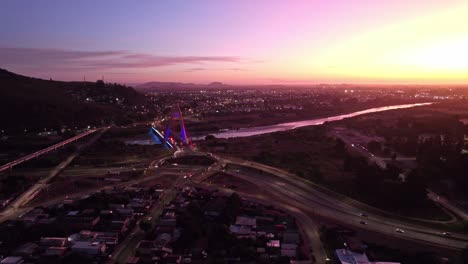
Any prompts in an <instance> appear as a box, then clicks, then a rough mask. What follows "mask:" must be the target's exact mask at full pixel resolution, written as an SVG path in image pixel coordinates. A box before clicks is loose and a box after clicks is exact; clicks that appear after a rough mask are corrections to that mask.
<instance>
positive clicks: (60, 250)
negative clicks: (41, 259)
mask: <svg viewBox="0 0 468 264" xmlns="http://www.w3.org/2000/svg"><path fill="white" fill-rule="evenodd" d="M66 252H67V248H66V247H48V248H47V249H46V251H45V252H44V254H43V256H57V257H62V256H64V255H65V253H66Z"/></svg>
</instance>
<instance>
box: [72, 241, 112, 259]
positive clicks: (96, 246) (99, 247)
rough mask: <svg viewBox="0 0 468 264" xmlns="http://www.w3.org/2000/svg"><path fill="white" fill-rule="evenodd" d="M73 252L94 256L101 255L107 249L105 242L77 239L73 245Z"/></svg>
mask: <svg viewBox="0 0 468 264" xmlns="http://www.w3.org/2000/svg"><path fill="white" fill-rule="evenodd" d="M71 250H72V252H76V253H83V254H87V255H92V256H98V255H101V254H102V253H104V252H105V251H106V243H104V242H88V241H77V242H75V244H73V246H72V247H71Z"/></svg>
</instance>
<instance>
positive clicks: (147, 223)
mask: <svg viewBox="0 0 468 264" xmlns="http://www.w3.org/2000/svg"><path fill="white" fill-rule="evenodd" d="M151 227H152V224H151V222H150V221H141V222H140V229H141V230H143V231H145V232H148V231H149V230H150V229H151Z"/></svg>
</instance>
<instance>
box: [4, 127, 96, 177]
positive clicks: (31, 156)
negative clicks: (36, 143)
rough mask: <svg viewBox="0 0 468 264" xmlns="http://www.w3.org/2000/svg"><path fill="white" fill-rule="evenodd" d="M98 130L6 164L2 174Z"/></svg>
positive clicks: (87, 132)
mask: <svg viewBox="0 0 468 264" xmlns="http://www.w3.org/2000/svg"><path fill="white" fill-rule="evenodd" d="M98 130H100V129H94V130H89V131H86V132H84V133H82V134H79V135H77V136H74V137H72V138H69V139H66V140H64V141H62V142H59V143H57V144H55V145H52V146H50V147H47V148H45V149H41V150H39V151H36V152H34V153H31V154H29V155H27V156H24V157H21V158H19V159H16V160H14V161H11V162H8V163H7V164H4V165H2V166H0V172H1V171H4V170H8V169H11V168H13V167H14V166H16V165H19V164H21V163H23V162H26V161H28V160H31V159H34V158H37V157H39V156H41V155H44V154H47V153H49V152H51V151H54V150H56V149H57V148H60V147H63V146H65V145H67V144H70V143H72V142H74V141H76V140H78V139H80V138H82V137H85V136H87V135H89V134H92V133H94V132H96V131H98Z"/></svg>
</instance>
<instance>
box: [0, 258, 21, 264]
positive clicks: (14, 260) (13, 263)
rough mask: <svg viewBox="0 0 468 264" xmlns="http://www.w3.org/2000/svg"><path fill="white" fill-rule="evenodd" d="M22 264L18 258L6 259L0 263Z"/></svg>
mask: <svg viewBox="0 0 468 264" xmlns="http://www.w3.org/2000/svg"><path fill="white" fill-rule="evenodd" d="M22 263H24V260H23V258H22V257H18V256H11V257H6V258H4V259H3V260H2V261H0V264H22Z"/></svg>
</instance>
